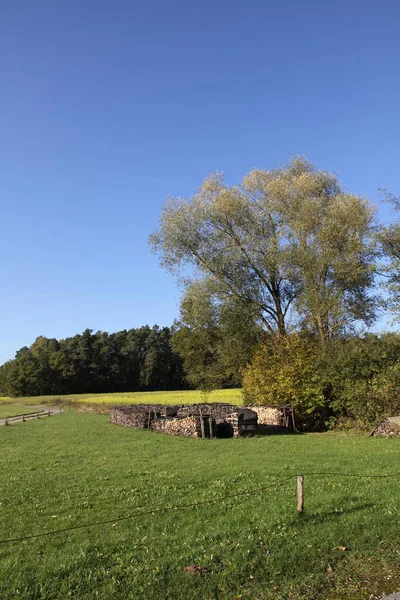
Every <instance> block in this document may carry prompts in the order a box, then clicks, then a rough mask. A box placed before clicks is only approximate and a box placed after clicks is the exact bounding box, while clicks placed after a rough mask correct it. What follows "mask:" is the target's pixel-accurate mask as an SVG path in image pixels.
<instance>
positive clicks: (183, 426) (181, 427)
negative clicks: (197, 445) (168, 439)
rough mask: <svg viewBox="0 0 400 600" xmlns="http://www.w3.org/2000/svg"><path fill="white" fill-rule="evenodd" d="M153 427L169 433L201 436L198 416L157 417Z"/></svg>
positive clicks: (154, 429)
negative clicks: (179, 417)
mask: <svg viewBox="0 0 400 600" xmlns="http://www.w3.org/2000/svg"><path fill="white" fill-rule="evenodd" d="M151 429H152V430H153V431H159V432H162V433H168V434H169V435H184V436H188V437H201V427H200V419H199V418H196V417H182V418H181V419H157V420H154V421H153V422H152V424H151Z"/></svg>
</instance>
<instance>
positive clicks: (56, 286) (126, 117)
mask: <svg viewBox="0 0 400 600" xmlns="http://www.w3.org/2000/svg"><path fill="white" fill-rule="evenodd" d="M399 20H400V4H399V3H398V1H397V0H390V1H388V0H383V1H381V2H376V1H375V0H374V1H373V2H372V1H368V0H352V1H350V2H348V1H347V2H344V1H342V0H339V1H336V2H334V3H333V2H330V3H327V2H321V1H320V0H318V1H317V0H304V1H302V2H298V1H297V0H296V1H287V2H281V3H278V2H276V1H274V2H269V1H267V0H247V2H237V1H232V0H231V1H218V0H216V1H213V2H211V0H204V1H202V2H197V3H194V2H187V1H186V2H183V1H177V0H171V1H170V2H162V1H160V0H157V1H152V2H151V1H150V2H146V3H139V2H132V1H121V0H115V1H114V2H110V1H107V2H106V1H104V0H96V1H94V0H84V1H83V2H78V1H74V0H73V1H71V0H69V1H68V2H67V1H66V0H58V1H57V2H54V1H43V0H36V1H35V2H31V0H19V1H18V0H16V1H15V2H3V3H2V7H1V16H0V73H1V84H2V85H1V90H2V91H1V94H0V132H1V145H0V153H1V156H0V224H1V236H0V274H1V282H2V286H1V294H0V362H2V361H4V360H6V359H8V358H12V357H13V355H14V353H15V351H16V350H17V349H18V348H20V347H21V346H23V345H29V344H31V343H32V342H33V341H34V339H35V337H37V336H38V335H41V334H42V335H46V336H49V337H57V338H60V337H65V336H68V335H73V334H75V333H77V332H80V331H82V330H83V329H85V328H86V327H90V328H92V329H94V330H98V329H101V330H106V331H116V330H119V329H125V328H130V327H136V326H140V325H142V324H144V323H149V324H154V323H158V324H160V325H161V324H171V323H172V321H173V319H174V317H175V316H177V315H178V308H179V297H180V291H179V289H178V288H177V286H176V284H175V282H174V280H173V278H172V277H171V276H170V275H169V274H168V273H165V272H163V271H162V270H161V269H160V268H159V266H158V262H157V259H156V257H155V256H153V255H152V254H151V252H150V250H149V247H148V245H147V238H148V235H149V233H150V232H152V231H153V230H154V229H155V228H156V227H157V221H158V218H159V215H160V211H161V207H162V205H163V203H164V201H165V199H166V197H167V196H168V195H189V194H191V193H192V192H193V191H194V190H195V189H196V187H197V186H198V185H199V183H200V182H201V180H202V179H203V178H204V177H205V176H206V175H207V174H209V173H211V172H213V171H215V170H219V171H224V172H225V173H226V174H227V177H228V180H229V182H232V183H234V182H237V181H239V179H240V178H241V177H242V175H243V174H244V173H245V172H246V171H248V170H249V169H250V168H251V167H254V166H257V167H264V168H272V167H274V166H276V165H277V164H279V163H282V162H286V161H287V160H288V158H289V157H290V155H291V154H294V153H299V154H306V155H307V156H308V157H309V158H310V159H311V160H313V161H315V162H317V163H318V164H319V165H320V166H321V167H322V168H325V169H329V170H332V171H335V172H337V173H339V175H340V178H341V180H342V182H343V184H344V185H345V186H346V188H347V189H349V190H351V191H352V192H355V193H359V194H365V195H367V196H369V197H370V198H371V199H372V200H373V201H376V200H377V189H378V188H379V187H385V188H387V189H389V190H391V191H392V192H394V193H399V192H400V181H399V141H400V139H399V138H400V110H399V107H400V68H399V66H400V39H399V35H398V28H399ZM388 214H389V213H388V212H387V211H385V210H383V211H381V215H382V217H383V218H384V219H386V218H388Z"/></svg>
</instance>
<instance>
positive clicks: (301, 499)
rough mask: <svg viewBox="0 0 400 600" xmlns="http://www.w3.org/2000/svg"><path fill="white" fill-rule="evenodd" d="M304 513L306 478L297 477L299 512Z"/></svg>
mask: <svg viewBox="0 0 400 600" xmlns="http://www.w3.org/2000/svg"><path fill="white" fill-rule="evenodd" d="M303 511H304V477H303V475H297V512H298V514H299V515H300V514H302V512H303Z"/></svg>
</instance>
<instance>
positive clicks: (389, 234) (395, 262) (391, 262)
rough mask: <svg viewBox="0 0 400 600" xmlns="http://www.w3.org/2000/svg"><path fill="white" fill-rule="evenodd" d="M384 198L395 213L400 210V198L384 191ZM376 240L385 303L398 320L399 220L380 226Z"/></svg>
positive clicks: (399, 307) (399, 301)
mask: <svg viewBox="0 0 400 600" xmlns="http://www.w3.org/2000/svg"><path fill="white" fill-rule="evenodd" d="M384 194H385V199H386V200H387V201H388V202H390V203H391V204H392V206H393V207H394V209H395V210H396V212H397V213H399V212H400V198H398V197H396V196H394V195H393V194H390V193H388V192H384ZM378 240H379V242H380V246H381V250H382V254H383V256H384V258H385V259H386V261H387V262H386V264H385V265H384V267H383V275H384V278H387V279H385V281H384V287H385V289H386V292H388V295H387V298H386V305H387V306H388V307H389V309H390V310H391V311H392V313H393V315H394V317H395V320H396V321H399V320H400V220H399V219H397V220H396V221H394V222H393V223H391V224H390V225H387V226H386V227H382V228H381V230H380V232H379V235H378Z"/></svg>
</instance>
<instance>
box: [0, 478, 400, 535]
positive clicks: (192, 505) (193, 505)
mask: <svg viewBox="0 0 400 600" xmlns="http://www.w3.org/2000/svg"><path fill="white" fill-rule="evenodd" d="M263 475H264V476H265V477H279V481H276V482H274V483H272V484H269V485H264V486H260V487H258V488H252V489H248V490H241V491H238V492H234V493H230V494H227V495H224V496H217V497H215V498H208V499H205V500H200V501H197V502H187V503H182V504H175V505H171V506H164V507H154V508H151V509H148V508H146V509H144V508H143V507H135V509H137V510H136V511H135V512H133V513H132V512H131V513H129V514H126V515H122V516H116V517H114V518H110V519H104V520H99V521H92V522H86V523H81V524H78V525H71V526H70V527H64V528H61V529H55V530H52V531H42V532H39V533H35V534H30V535H24V536H19V537H12V538H4V539H0V544H10V543H16V542H26V541H28V540H32V539H37V538H42V537H47V536H53V535H60V534H62V533H66V532H69V531H75V530H78V529H88V528H91V527H98V526H101V525H109V524H116V523H119V522H121V521H127V520H129V519H136V518H138V517H144V516H150V515H156V514H166V513H169V512H172V511H176V510H184V509H194V510H195V509H197V508H199V507H202V506H206V505H209V504H215V503H218V502H225V501H227V500H233V499H236V498H240V497H244V496H251V495H256V494H260V493H262V492H265V491H266V490H271V489H277V488H279V487H281V486H282V485H283V484H284V483H286V482H288V481H290V480H292V479H293V478H295V477H296V478H297V480H298V484H299V479H300V478H301V486H300V488H299V487H298V493H301V500H302V502H303V504H304V497H303V478H304V477H350V478H351V477H352V478H357V479H400V473H387V474H373V473H369V474H368V473H363V474H361V473H343V472H334V471H317V472H316V471H313V472H309V471H304V472H302V474H301V475H297V474H294V473H293V474H290V475H286V474H285V476H283V475H278V474H277V473H273V474H272V473H267V474H263ZM299 489H300V491H299ZM301 510H302V509H301Z"/></svg>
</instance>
